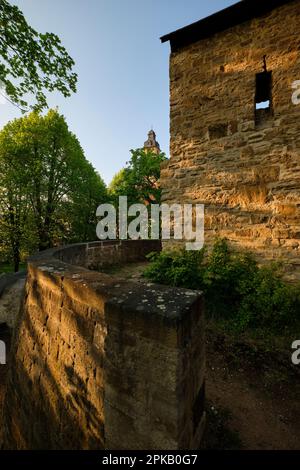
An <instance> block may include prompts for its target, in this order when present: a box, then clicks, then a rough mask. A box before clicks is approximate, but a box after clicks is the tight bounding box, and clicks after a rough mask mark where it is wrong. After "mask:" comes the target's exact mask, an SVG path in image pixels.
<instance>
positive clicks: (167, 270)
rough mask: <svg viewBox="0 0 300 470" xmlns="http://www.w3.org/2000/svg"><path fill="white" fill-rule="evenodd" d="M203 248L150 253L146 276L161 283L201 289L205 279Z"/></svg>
mask: <svg viewBox="0 0 300 470" xmlns="http://www.w3.org/2000/svg"><path fill="white" fill-rule="evenodd" d="M203 257H204V252H203V250H200V251H184V250H174V251H169V252H167V251H163V252H161V253H150V255H148V259H149V260H150V261H151V264H150V266H149V267H148V268H147V269H146V270H145V272H144V276H145V277H147V278H149V279H151V280H152V281H154V282H157V283H159V284H166V285H169V286H174V287H186V288H187V289H200V288H201V286H202V280H203V267H202V263H203Z"/></svg>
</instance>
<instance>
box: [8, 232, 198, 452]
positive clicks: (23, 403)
mask: <svg viewBox="0 0 300 470" xmlns="http://www.w3.org/2000/svg"><path fill="white" fill-rule="evenodd" d="M158 249H160V247H159V244H157V242H153V241H149V242H148V241H126V242H95V243H89V244H78V245H73V246H70V247H65V248H62V249H57V250H49V251H48V252H44V253H42V254H40V255H39V256H37V257H36V258H33V259H32V260H31V261H30V262H29V264H28V276H27V282H26V294H25V299H24V306H23V309H22V311H21V313H20V317H19V319H18V325H17V327H16V330H15V335H14V339H13V346H12V353H11V357H12V360H11V364H10V370H9V377H8V383H7V389H6V397H5V404H4V411H3V435H4V437H3V448H5V449H104V448H105V449H193V448H197V447H198V445H199V443H200V440H201V436H202V432H203V427H204V421H205V413H204V327H203V321H204V320H203V302H202V295H201V294H200V293H196V292H193V291H189V290H185V289H175V288H167V287H163V286H157V285H153V284H151V283H142V284H141V283H134V282H126V281H124V280H121V279H118V278H116V277H115V276H108V275H105V274H103V273H100V272H95V271H91V270H88V269H87V268H94V269H95V268H98V269H100V268H101V267H103V266H104V265H108V264H117V263H121V262H122V263H124V262H128V261H139V260H142V259H144V258H145V255H146V254H147V253H149V252H150V251H154V250H158Z"/></svg>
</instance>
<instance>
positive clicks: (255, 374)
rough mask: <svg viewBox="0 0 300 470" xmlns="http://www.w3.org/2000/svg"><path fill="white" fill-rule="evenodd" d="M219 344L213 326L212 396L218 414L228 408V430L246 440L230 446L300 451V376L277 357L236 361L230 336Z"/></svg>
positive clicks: (209, 359) (209, 367)
mask: <svg viewBox="0 0 300 470" xmlns="http://www.w3.org/2000/svg"><path fill="white" fill-rule="evenodd" d="M216 342H218V339H217V338H214V335H213V332H212V331H211V330H210V331H209V332H208V335H207V343H208V344H207V400H208V402H209V404H210V406H213V408H214V411H215V412H216V413H217V414H218V410H220V413H221V415H222V413H223V414H224V410H226V412H227V414H226V416H227V418H226V422H225V424H223V427H224V428H223V433H226V432H229V433H231V434H233V435H235V436H237V437H238V439H239V441H240V442H239V445H238V446H236V445H234V443H233V445H232V446H231V444H230V442H229V447H240V448H243V449H264V450H269V449H278V450H288V449H289V450H299V449H300V401H299V397H300V377H299V376H297V374H296V373H295V374H294V373H293V371H292V369H291V371H290V370H289V365H288V364H287V367H285V366H284V365H282V364H278V363H277V361H276V358H275V359H274V362H273V363H272V360H271V358H270V359H269V360H267V361H263V358H260V359H259V360H258V361H257V363H256V361H255V359H254V363H252V362H251V361H252V360H251V361H249V359H248V358H247V359H246V361H245V362H243V356H242V355H240V357H237V358H236V360H235V361H233V362H232V350H234V349H235V345H232V350H230V349H231V344H230V340H229V341H228V342H227V344H226V345H225V346H223V347H221V348H220V345H219V344H218V345H217V346H216ZM222 349H223V350H222ZM287 369H288V370H287ZM221 419H222V418H221ZM213 421H214V419H213ZM213 426H214V425H213V423H212V427H213ZM211 431H212V433H213V429H212V430H211ZM221 438H222V439H224V436H221ZM222 439H221V441H222ZM214 444H215V445H218V443H217V442H214ZM221 444H222V443H221ZM226 444H227V443H226V442H225V445H224V447H225V448H226V447H227V445H226ZM221 446H222V445H221ZM212 447H214V445H212Z"/></svg>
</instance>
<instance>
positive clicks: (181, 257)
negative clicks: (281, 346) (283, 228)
mask: <svg viewBox="0 0 300 470" xmlns="http://www.w3.org/2000/svg"><path fill="white" fill-rule="evenodd" d="M150 260H151V261H152V262H151V264H150V266H149V267H148V268H147V269H146V271H145V276H146V277H148V278H150V279H151V280H153V281H154V282H159V283H161V284H167V285H173V286H178V287H187V288H190V289H199V290H203V291H204V294H205V297H206V305H207V311H208V314H209V315H211V316H214V317H218V318H221V319H223V320H226V321H227V322H229V323H230V324H231V326H232V327H233V328H234V329H235V330H237V331H243V330H245V329H247V328H254V329H256V328H267V329H269V330H272V331H275V330H277V331H278V330H281V329H282V328H286V327H291V325H293V324H295V323H297V322H298V323H299V320H300V318H299V312H300V286H299V285H298V286H293V285H289V284H287V283H285V282H284V280H283V279H282V273H281V270H280V265H276V264H272V265H270V266H267V267H259V266H258V264H257V262H256V261H255V260H254V258H253V257H252V256H251V255H250V254H249V253H236V252H232V251H230V249H229V247H228V245H227V243H226V242H225V241H224V240H217V242H216V243H215V245H214V247H213V250H212V252H211V254H210V255H209V256H208V257H207V259H205V257H204V253H203V251H202V252H192V251H191V252H185V251H173V252H162V253H160V254H153V255H151V257H150Z"/></svg>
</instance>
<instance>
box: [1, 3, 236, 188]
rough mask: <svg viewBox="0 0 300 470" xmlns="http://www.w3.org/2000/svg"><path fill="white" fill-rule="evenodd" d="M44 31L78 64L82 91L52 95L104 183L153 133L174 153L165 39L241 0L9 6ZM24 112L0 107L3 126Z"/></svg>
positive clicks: (53, 102)
mask: <svg viewBox="0 0 300 470" xmlns="http://www.w3.org/2000/svg"><path fill="white" fill-rule="evenodd" d="M9 1H11V3H14V4H16V5H18V6H19V7H20V8H21V10H22V11H23V13H24V15H25V17H26V19H27V20H28V22H29V23H30V24H31V25H32V26H33V27H34V28H35V29H37V30H38V31H40V32H46V31H49V32H54V33H56V34H57V35H58V36H59V37H60V38H61V40H62V42H63V45H64V46H65V47H66V48H67V50H68V52H69V53H70V55H71V56H72V57H73V59H74V60H75V62H76V72H77V73H78V76H79V77H78V91H77V94H76V95H73V96H72V97H71V98H67V99H65V98H63V97H62V96H60V95H59V94H58V93H57V94H52V95H51V98H50V99H49V105H50V106H52V107H55V106H58V108H59V111H60V112H61V113H62V114H64V116H65V117H66V119H67V122H68V124H69V127H70V129H71V130H72V131H73V132H74V133H75V134H76V135H77V137H78V138H79V140H80V143H81V145H82V147H83V149H84V151H85V155H86V157H87V158H88V160H90V161H91V162H92V164H93V165H94V167H95V168H96V169H97V170H98V171H99V173H100V174H101V176H102V177H103V179H104V180H105V182H106V183H109V182H110V180H111V179H112V176H113V175H114V174H115V173H116V172H117V171H118V170H120V169H121V168H122V167H123V166H124V165H125V163H126V162H127V161H128V160H129V158H130V154H129V150H130V149H132V148H133V149H134V148H138V147H142V146H143V143H144V141H145V140H146V137H147V132H148V131H149V129H150V128H151V127H152V126H153V128H154V130H155V131H156V134H157V139H158V141H159V142H160V145H161V149H162V150H163V151H165V152H166V153H167V155H168V151H169V52H170V51H169V44H168V43H165V44H161V43H160V40H159V38H160V36H162V35H164V34H166V33H169V32H171V31H174V30H175V29H178V28H180V27H183V26H186V25H188V24H190V23H192V22H194V21H197V20H199V19H200V18H202V17H205V16H207V15H209V14H211V13H214V12H216V11H218V10H221V9H223V8H226V7H227V6H229V5H232V4H233V3H236V1H237V0H231V1H230V0H210V1H200V0H9ZM20 115H21V114H20V111H19V110H18V109H17V108H15V107H14V106H12V105H11V104H9V103H7V104H5V105H3V104H1V106H0V127H2V126H3V125H4V124H6V122H8V121H9V120H10V119H13V118H14V117H19V116H20Z"/></svg>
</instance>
